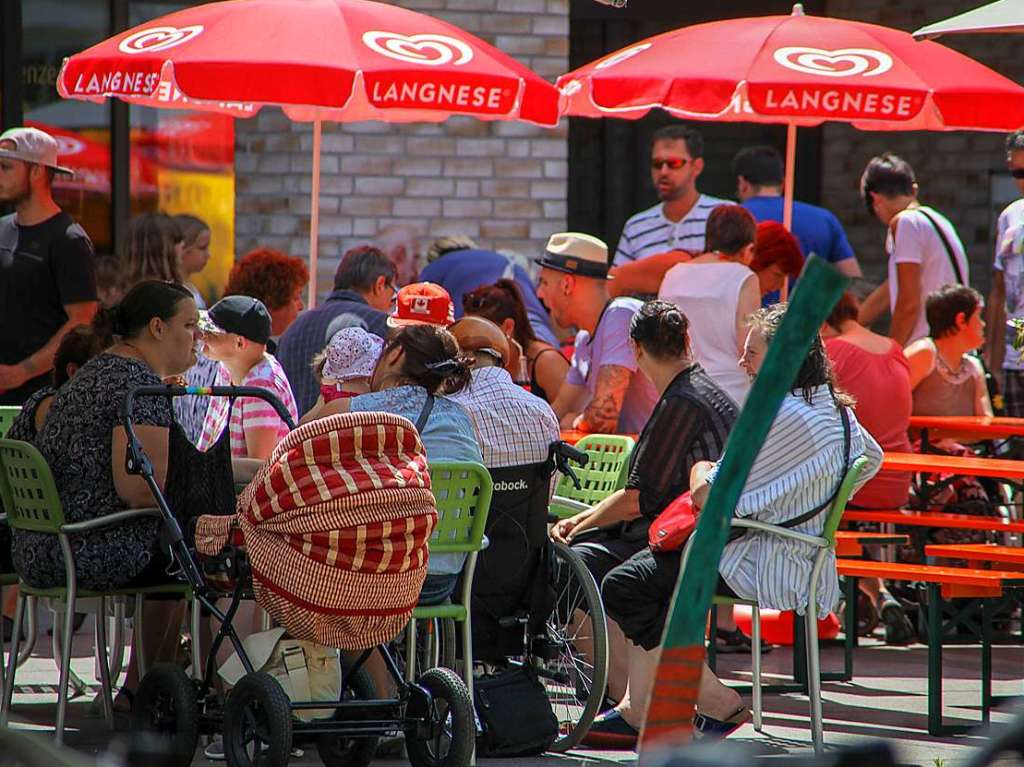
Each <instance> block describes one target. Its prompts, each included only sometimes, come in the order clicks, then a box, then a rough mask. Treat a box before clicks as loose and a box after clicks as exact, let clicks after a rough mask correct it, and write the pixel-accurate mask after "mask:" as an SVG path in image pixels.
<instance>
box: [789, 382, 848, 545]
mask: <svg viewBox="0 0 1024 767" xmlns="http://www.w3.org/2000/svg"><path fill="white" fill-rule="evenodd" d="M836 406H837V407H838V408H839V417H840V418H841V419H842V421H843V473H842V474H841V475H840V476H839V484H838V485H836V489H835V491H834V492H833V493H832V496H831V497H830V498H829V499H828V500H827V501H825V502H824V503H823V504H821V505H819V506H815V507H814V508H813V509H811V510H810V511H805V512H804V513H803V514H801V515H800V516H798V517H793V518H792V519H787V520H786V521H785V522H780V523H779V527H796V526H797V525H802V524H803V523H804V522H807V521H808V520H810V519H814V518H815V517H816V516H818V515H819V514H821V512H823V511H825V509H828V508H829V507H831V506H832V504H833V503H834V502H835V500H836V496H838V495H839V490H840V488H842V486H843V480H845V479H846V472H848V471H849V470H850V415H849V413H847V408H846V406H845V405H840V404H839V403H838V402H837V403H836Z"/></svg>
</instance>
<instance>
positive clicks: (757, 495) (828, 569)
mask: <svg viewBox="0 0 1024 767" xmlns="http://www.w3.org/2000/svg"><path fill="white" fill-rule="evenodd" d="M812 400H813V404H811V405H808V404H807V401H806V400H805V399H804V398H803V395H802V394H800V393H797V394H792V393H791V394H788V395H786V398H785V399H784V400H783V401H782V407H781V408H779V412H778V415H776V417H775V421H774V422H773V423H772V427H771V430H770V431H769V432H768V437H767V439H766V440H765V442H764V445H763V446H762V447H761V451H760V452H759V453H758V455H757V458H756V459H755V460H754V465H753V466H752V467H751V469H750V475H749V477H748V478H747V483H746V485H745V486H744V488H743V494H742V495H741V496H740V500H739V502H738V503H737V504H736V512H735V513H736V516H737V517H749V518H750V519H756V520H759V521H761V522H767V523H769V524H776V525H777V524H780V523H782V522H785V521H786V520H789V519H793V518H794V517H798V516H800V515H801V514H804V513H806V512H808V511H810V510H811V509H813V508H816V507H817V506H819V505H820V504H822V503H825V502H827V501H828V500H829V499H830V498H831V497H832V495H833V493H835V491H836V488H837V487H838V486H839V483H840V481H842V475H843V462H844V460H845V448H844V438H843V423H842V419H841V417H840V415H839V412H838V411H837V410H836V407H835V405H834V403H833V400H832V396H831V394H830V392H829V390H828V387H826V386H819V387H818V388H817V389H816V390H815V392H814V396H813V397H812ZM849 416H850V463H851V464H852V463H853V461H854V460H856V459H857V458H859V457H860V456H862V455H865V456H867V458H868V459H869V462H868V467H867V470H866V471H865V472H863V473H862V474H861V476H860V478H859V480H858V481H857V486H856V488H855V489H854V493H856V491H857V490H859V489H860V488H861V487H862V486H863V485H864V484H865V483H866V482H867V481H868V480H869V479H871V477H873V476H874V475H875V474H876V473H877V472H878V469H879V467H880V466H881V463H882V449H881V448H880V447H879V446H878V443H877V442H875V440H874V439H872V437H871V435H870V434H868V432H867V431H866V430H863V429H861V428H860V424H858V423H857V419H856V417H855V415H854V414H853V412H852V411H850V412H849ZM719 466H721V462H719V463H718V464H717V465H716V466H715V468H714V469H713V470H712V472H711V474H709V475H708V482H714V480H715V478H716V477H717V475H718V468H719ZM826 516H827V514H826V513H825V512H822V513H821V514H818V515H817V516H815V517H813V518H812V519H809V520H807V521H806V522H804V523H803V524H800V525H797V526H796V527H795V528H794V530H795V531H797V532H801V533H806V534H808V535H818V536H820V535H821V533H822V530H823V529H824V526H825V519H826ZM817 552H818V549H815V548H814V547H812V546H809V545H808V544H805V543H800V542H798V541H793V540H789V539H786V538H781V537H779V536H777V535H770V534H766V533H757V532H754V531H752V530H748V531H747V533H746V535H744V536H743V537H742V538H740V539H739V540H737V541H734V542H732V543H729V544H727V545H726V547H725V550H724V551H723V552H722V560H721V562H720V563H719V572H720V573H721V575H722V577H723V578H724V579H725V582H726V583H727V584H728V585H729V587H730V588H731V589H732V590H733V591H735V592H736V594H737V595H738V596H740V597H743V598H745V599H756V600H757V602H758V603H759V604H760V605H761V607H762V608H770V609H775V610H796V611H797V612H799V613H803V612H804V611H805V608H806V606H807V598H808V586H809V581H810V576H811V569H812V567H813V565H814V558H815V556H816V555H817ZM820 577H821V580H820V582H819V584H818V611H819V615H820V616H821V617H825V616H826V615H827V614H828V613H829V611H831V610H832V608H833V607H835V604H836V602H838V601H839V578H838V576H837V575H836V561H835V554H834V553H833V552H831V551H830V552H829V553H828V554H827V555H826V560H825V565H824V567H823V568H822V570H821V576H820Z"/></svg>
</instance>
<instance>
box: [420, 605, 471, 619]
mask: <svg viewBox="0 0 1024 767" xmlns="http://www.w3.org/2000/svg"><path fill="white" fill-rule="evenodd" d="M468 616H469V610H468V609H466V606H465V605H420V606H418V607H415V608H413V611H412V617H413V618H415V619H416V620H433V619H435V618H437V619H441V620H445V619H451V620H453V621H456V622H458V623H462V622H463V621H464V620H466V618H467V617H468Z"/></svg>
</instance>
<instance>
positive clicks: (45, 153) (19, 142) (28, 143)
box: [0, 128, 75, 176]
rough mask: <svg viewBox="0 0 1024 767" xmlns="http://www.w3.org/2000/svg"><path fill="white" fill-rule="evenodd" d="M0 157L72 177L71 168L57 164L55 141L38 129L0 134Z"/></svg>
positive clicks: (23, 129)
mask: <svg viewBox="0 0 1024 767" xmlns="http://www.w3.org/2000/svg"><path fill="white" fill-rule="evenodd" d="M0 157H8V158H10V159H12V160H21V161H22V162H30V163H34V164H36V165H45V166H46V167H47V168H53V169H54V170H55V171H57V172H58V173H67V174H68V175H70V176H73V175H74V174H75V172H74V171H73V170H71V168H65V167H64V166H63V165H58V164H57V140H56V139H55V138H54V137H53V136H51V135H50V134H49V133H45V132H43V131H41V130H39V129H38V128H11V129H9V130H5V131H4V132H3V133H0Z"/></svg>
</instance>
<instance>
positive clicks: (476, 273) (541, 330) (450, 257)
mask: <svg viewBox="0 0 1024 767" xmlns="http://www.w3.org/2000/svg"><path fill="white" fill-rule="evenodd" d="M446 239H447V238H446ZM451 239H452V240H453V242H454V241H455V238H451ZM460 241H461V238H460ZM468 242H472V241H471V240H469V241H468ZM502 277H506V278H510V279H514V280H515V281H516V284H517V285H518V286H519V292H520V293H522V294H523V303H524V304H526V315H527V316H528V317H529V318H530V325H531V326H532V327H533V332H534V334H535V335H536V336H537V338H539V339H540V340H541V341H544V342H545V343H548V344H551V345H552V346H554V347H556V348H557V347H558V346H559V343H558V339H557V338H555V334H554V332H552V330H551V325H550V324H549V321H548V313H547V312H546V311H545V310H544V307H543V306H541V303H540V301H538V300H537V293H536V290H535V289H534V287H533V281H532V280H531V279H530V276H529V275H528V274H527V273H526V270H525V269H523V268H522V267H521V266H519V265H517V264H514V263H512V261H510V260H509V259H508V258H506V257H505V256H503V255H501V254H500V253H495V252H494V251H491V250H479V249H477V248H476V247H475V245H474V246H472V247H464V246H462V247H460V246H458V244H456V247H455V248H453V249H450V250H444V251H442V252H441V254H440V255H439V256H437V257H436V258H435V259H434V260H433V261H431V262H430V263H429V264H427V266H426V267H425V268H424V269H423V271H422V272H420V278H419V281H420V282H433V283H436V284H438V285H440V286H441V287H443V288H444V289H445V290H447V291H448V295H450V296H451V297H452V303H454V304H455V319H459V318H461V317H462V313H463V310H462V296H463V294H464V293H469V292H470V291H472V290H475V289H476V288H478V287H480V286H481V285H493V284H494V283H495V282H496V281H497V280H499V279H501V278H502Z"/></svg>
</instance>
